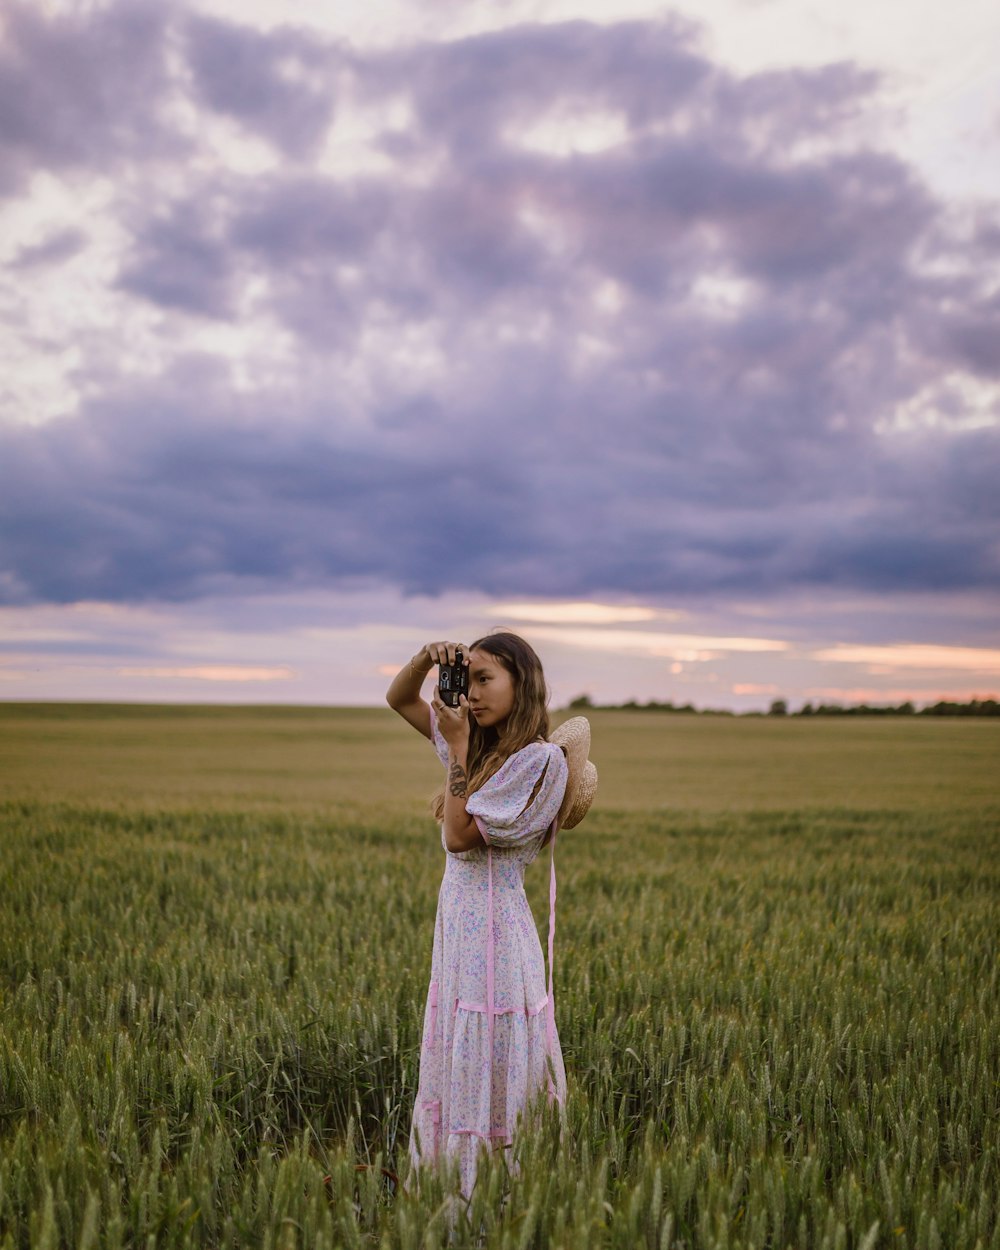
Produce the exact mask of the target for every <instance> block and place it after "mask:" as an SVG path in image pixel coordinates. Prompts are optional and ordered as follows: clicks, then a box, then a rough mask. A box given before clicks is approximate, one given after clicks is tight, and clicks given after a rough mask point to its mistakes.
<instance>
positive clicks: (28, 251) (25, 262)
mask: <svg viewBox="0 0 1000 1250" xmlns="http://www.w3.org/2000/svg"><path fill="white" fill-rule="evenodd" d="M86 245H87V236H86V235H85V234H84V233H83V231H82V230H76V229H73V228H70V229H68V230H58V231H56V232H55V233H54V234H51V235H50V236H49V237H48V238H47V239H43V240H42V242H41V243H36V244H34V245H33V246H32V247H23V248H21V250H20V251H19V252H18V253H17V255H16V256H15V257H14V258H13V259H12V260H11V261H9V262H8V264H9V266H10V268H11V269H13V270H21V271H23V270H27V269H34V268H35V267H36V266H45V265H53V264H55V263H56V262H57V261H63V260H70V259H72V257H74V256H76V255H77V253H78V252H80V251H82V250H83V248H85V247H86Z"/></svg>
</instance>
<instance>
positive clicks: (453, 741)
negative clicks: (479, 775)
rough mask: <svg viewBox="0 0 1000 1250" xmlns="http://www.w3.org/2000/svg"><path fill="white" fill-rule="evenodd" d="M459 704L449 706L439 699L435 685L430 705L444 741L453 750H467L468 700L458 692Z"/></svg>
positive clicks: (439, 695) (438, 692)
mask: <svg viewBox="0 0 1000 1250" xmlns="http://www.w3.org/2000/svg"><path fill="white" fill-rule="evenodd" d="M458 698H459V706H458V707H449V706H448V705H447V704H446V703H443V702H442V700H441V693H440V691H439V690H438V688H437V686H435V687H434V695H433V697H432V698H431V707H432V708H433V709H434V714H435V716H437V723H438V728H439V729H440V730H441V733H442V735H443V737H444V740H445V742H447V744H448V745H449V746H450V747H451V748H452V749H453V750H455V751H463V750H467V749H468V746H469V700H468V699H467V698H466V697H465V695H464V694H460V695H459V696H458Z"/></svg>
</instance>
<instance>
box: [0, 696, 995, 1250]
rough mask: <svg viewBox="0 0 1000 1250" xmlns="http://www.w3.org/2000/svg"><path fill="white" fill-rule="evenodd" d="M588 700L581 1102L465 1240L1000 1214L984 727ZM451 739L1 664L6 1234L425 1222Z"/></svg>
mask: <svg viewBox="0 0 1000 1250" xmlns="http://www.w3.org/2000/svg"><path fill="white" fill-rule="evenodd" d="M589 715H590V720H591V724H592V727H593V752H592V753H593V757H594V758H595V760H596V762H597V764H598V767H599V769H600V772H601V788H600V793H599V796H598V802H597V804H596V805H595V807H594V808H593V809H592V812H591V814H590V816H589V817H588V819H587V821H586V823H585V824H584V825H583V826H581V827H580V829H578V830H575V831H572V832H568V833H566V834H564V835H562V836H561V837H560V839H559V843H558V850H557V868H558V873H559V922H558V930H557V936H556V996H557V1016H558V1022H559V1030H560V1036H561V1039H562V1044H563V1052H564V1056H565V1059H566V1066H567V1072H568V1077H569V1097H568V1105H567V1132H566V1134H565V1135H564V1137H563V1139H562V1140H561V1141H560V1139H559V1137H558V1130H557V1126H556V1125H555V1124H554V1123H552V1122H550V1123H549V1124H547V1126H546V1128H545V1130H544V1131H543V1132H540V1133H538V1134H536V1135H534V1136H531V1137H528V1136H523V1137H522V1138H520V1139H519V1141H518V1142H517V1145H516V1150H517V1152H518V1155H519V1158H520V1160H521V1173H520V1175H519V1176H518V1177H517V1178H515V1179H514V1180H513V1181H507V1179H506V1177H505V1170H504V1164H503V1160H502V1159H498V1160H497V1161H496V1163H495V1164H494V1165H493V1166H492V1167H491V1168H488V1169H486V1170H485V1171H484V1173H483V1177H482V1180H483V1183H482V1192H481V1193H480V1192H477V1194H476V1196H475V1197H474V1200H473V1203H472V1207H471V1209H470V1211H469V1212H468V1214H467V1216H463V1217H461V1218H460V1220H459V1223H458V1225H457V1227H456V1229H455V1233H454V1243H455V1244H457V1245H477V1244H478V1245H489V1246H505V1247H506V1246H509V1247H511V1250H514V1248H516V1247H530V1246H539V1247H542V1246H545V1247H548V1246H552V1247H557V1246H567V1247H583V1246H602V1247H603V1246H607V1247H635V1246H649V1247H657V1248H659V1247H664V1248H669V1247H686V1248H694V1247H699V1248H700V1247H720V1248H722V1247H733V1248H735V1247H745V1248H746V1250H750V1248H751V1247H752V1248H757V1247H761V1248H763V1247H773V1248H776V1250H780V1248H784V1247H795V1248H798V1247H802V1248H803V1250H805V1248H809V1250H812V1248H813V1247H815V1248H817V1250H820V1248H824V1247H830V1248H838V1250H847V1248H848V1247H850V1248H859V1247H863V1246H864V1247H868V1248H869V1250H871V1248H873V1247H900V1248H907V1250H909V1248H915V1247H920V1248H923V1247H941V1248H942V1250H953V1248H954V1250H964V1248H966V1247H968V1248H969V1250H973V1248H975V1247H983V1248H984V1250H986V1248H997V1247H1000V1226H998V1220H997V1205H998V1197H997V1195H998V1193H1000V1165H998V1151H1000V1114H998V1113H1000V1040H998V1028H997V1024H998V1020H1000V1011H998V1008H1000V974H998V970H997V936H998V933H1000V898H998V886H1000V868H998V866H997V865H998V854H997V853H998V850H1000V787H998V785H997V782H996V779H995V773H996V762H997V758H998V755H1000V752H998V747H1000V727H998V726H997V724H996V722H993V721H986V720H983V721H968V720H954V721H951V720H943V719H942V720H938V719H934V720H931V719H930V718H926V719H924V718H920V719H914V718H905V719H904V718H900V719H889V720H887V719H884V718H872V719H870V720H868V719H864V718H857V719H856V718H850V719H849V720H848V719H847V718H844V719H830V720H822V719H819V718H817V719H813V720H802V719H800V718H794V719H782V718H770V717H765V718H753V719H748V718H728V717H711V716H704V717H693V716H677V715H674V716H671V715H656V714H651V713H644V712H593V713H590V714H589ZM438 780H439V766H438V764H437V760H436V758H435V756H434V754H433V752H432V750H431V747H430V745H429V743H427V742H426V741H424V740H422V739H420V738H419V737H418V736H417V735H416V734H414V733H413V731H412V730H410V729H408V728H407V726H405V725H404V724H403V723H402V721H400V720H399V719H398V718H397V717H395V716H394V715H393V714H392V713H391V712H389V711H388V709H370V710H362V709H358V710H323V709H273V708H259V709H221V708H147V707H102V706H91V707H86V706H69V705H67V706H59V705H36V706H28V705H16V704H7V705H3V704H0V840H2V847H3V867H2V890H3V905H2V907H3V910H2V921H3V923H2V926H0V1247H4V1248H6V1247H14V1246H17V1247H21V1246H24V1247H29V1246H30V1247H43V1246H67V1247H70V1246H72V1247H81V1248H83V1250H86V1248H87V1247H104V1246H111V1247H115V1246H137V1247H138V1246H142V1247H147V1246H156V1247H160V1246H163V1247H173V1246H177V1247H181V1246H239V1247H244V1246H255V1247H256V1246H260V1247H286V1246H287V1247H293V1246H301V1247H338V1246H352V1247H353V1246H357V1247H361V1246H365V1247H368V1246H371V1247H386V1248H389V1247H414V1248H416V1247H423V1246H436V1245H440V1244H442V1243H443V1239H444V1236H445V1204H444V1199H445V1195H446V1191H447V1187H448V1178H447V1177H444V1178H442V1179H441V1180H440V1181H438V1182H436V1183H432V1184H430V1185H428V1186H426V1187H425V1188H424V1189H423V1190H422V1192H421V1196H420V1197H419V1198H418V1197H414V1196H412V1195H410V1194H407V1193H404V1192H402V1191H401V1189H400V1187H399V1186H398V1185H397V1183H396V1179H395V1178H396V1176H397V1175H400V1176H401V1175H402V1172H404V1171H405V1164H404V1159H405V1148H406V1140H407V1135H408V1131H409V1113H410V1104H411V1101H412V1098H413V1094H414V1092H415V1086H416V1077H417V1067H416V1065H417V1054H418V1046H419V1040H420V1038H419V1034H420V1023H421V1019H422V1013H423V1003H424V996H425V994H426V986H427V977H428V969H429V965H430V950H431V937H432V925H433V917H434V907H435V899H436V895H437V889H438V885H439V883H440V876H441V872H442V868H443V862H442V860H443V856H442V852H441V849H440V844H439V840H438V838H439V835H438V831H437V829H436V827H435V826H434V825H433V823H432V822H431V820H430V817H429V815H428V814H427V810H426V801H427V799H428V798H429V796H430V795H431V793H432V792H433V790H434V788H435V786H436V784H437V782H438ZM546 887H547V877H546V872H545V871H544V869H543V868H542V866H541V864H536V865H535V866H534V867H533V868H532V869H531V870H529V873H528V893H529V897H530V898H531V899H532V901H533V903H534V905H535V914H536V916H537V918H538V920H539V923H540V927H542V928H543V929H544V917H545V906H544V895H545V890H546ZM505 1188H506V1189H507V1190H508V1191H509V1197H508V1199H507V1201H506V1202H505V1203H504V1204H501V1201H500V1198H501V1194H502V1193H503V1192H504V1190H505Z"/></svg>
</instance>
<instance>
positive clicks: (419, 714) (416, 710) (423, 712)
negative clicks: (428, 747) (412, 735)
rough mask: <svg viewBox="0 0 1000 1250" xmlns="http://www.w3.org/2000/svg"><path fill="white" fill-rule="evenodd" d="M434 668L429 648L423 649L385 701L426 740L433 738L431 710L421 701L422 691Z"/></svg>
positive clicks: (403, 670)
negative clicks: (427, 677) (428, 675)
mask: <svg viewBox="0 0 1000 1250" xmlns="http://www.w3.org/2000/svg"><path fill="white" fill-rule="evenodd" d="M433 667H434V661H433V660H432V659H431V658H430V656H429V655H428V654H427V647H426V646H423V647H421V648H420V650H419V651H418V652H417V654H416V655H415V656H414V657H413V659H412V660H410V661H409V663H408V664H404V665H403V667H402V668H401V669H400V670H399V672H398V673H397V674H396V676H395V677H394V678H393V679H392V685H391V686H390V687H389V689H388V690H387V691H386V692H385V701H386V703H388V704H389V706H390V707H391V708H392V710H393V711H394V712H398V713H399V714H400V716H402V718H403V719H404V720H405V721H407V722H408V723H409V724H410V725H412V726H413V728H414V729H416V730H418V731H419V732H420V733H422V734H423V735H424V737H425V738H429V737H430V736H431V709H430V708H429V707H428V705H427V704H426V703H425V702H424V700H423V699H421V697H420V691H421V690H422V689H423V684H424V678H425V677H426V676H427V674H428V673H429V672H430V671H431V669H432V668H433Z"/></svg>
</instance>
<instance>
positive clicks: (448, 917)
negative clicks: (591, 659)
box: [386, 633, 596, 1197]
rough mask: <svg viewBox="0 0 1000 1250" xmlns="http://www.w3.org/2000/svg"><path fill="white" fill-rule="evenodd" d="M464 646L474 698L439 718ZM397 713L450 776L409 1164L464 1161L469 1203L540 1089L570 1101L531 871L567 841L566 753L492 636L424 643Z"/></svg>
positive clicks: (536, 698) (528, 681)
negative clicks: (553, 843) (442, 679)
mask: <svg viewBox="0 0 1000 1250" xmlns="http://www.w3.org/2000/svg"><path fill="white" fill-rule="evenodd" d="M459 647H460V648H461V650H462V652H463V655H464V656H465V659H466V662H467V664H468V670H469V687H468V688H469V695H468V699H466V697H465V696H464V695H463V696H462V697H461V706H460V707H458V708H450V707H447V706H446V705H445V704H444V703H443V702H442V701H441V698H440V694H439V692H438V689H437V687H435V690H434V696H433V699H432V701H431V704H430V705H428V704H427V703H426V702H425V701H424V700H423V699H422V698H421V697H420V690H421V687H422V684H423V681H424V678H425V677H426V676H427V674H428V673H429V672H430V671H431V669H432V668H433V667H434V665H435V664H454V663H455V653H456V649H457V648H459ZM386 700H387V702H388V703H389V706H390V707H392V708H393V709H394V710H395V711H397V712H398V713H399V714H400V716H402V717H403V718H404V719H405V720H406V721H407V722H408V723H409V724H411V725H412V726H413V727H414V729H416V730H417V731H418V732H419V733H421V734H423V735H424V737H426V738H429V739H430V740H431V742H432V743H433V745H434V747H435V750H436V751H437V754H438V758H439V759H440V760H441V763H442V764H443V765H444V767H445V770H446V784H445V787H444V789H443V791H442V792H441V793H440V794H438V796H437V798H436V799H435V801H434V805H433V810H434V815H435V817H436V819H438V820H439V821H440V822H441V845H442V847H443V848H444V850H445V852H446V860H445V870H444V878H443V880H442V882H441V890H440V893H439V895H438V906H437V918H436V921H435V926H434V946H433V952H432V956H431V979H430V986H429V989H428V995H427V1004H426V1008H425V1012H424V1027H423V1038H422V1044H421V1049H420V1076H419V1082H418V1089H417V1097H416V1102H415V1105H414V1109H413V1127H412V1130H411V1134H410V1159H411V1163H412V1165H413V1167H414V1168H416V1167H418V1166H419V1165H420V1164H421V1163H425V1162H428V1161H432V1160H436V1159H440V1158H442V1157H448V1158H456V1157H457V1160H458V1168H459V1174H460V1177H461V1186H462V1193H463V1195H464V1196H465V1197H468V1196H469V1195H470V1193H471V1191H472V1186H473V1184H474V1182H475V1178H476V1171H477V1167H478V1162H479V1152H480V1149H481V1147H482V1146H483V1145H484V1144H485V1145H487V1146H489V1147H493V1148H503V1147H504V1146H508V1145H510V1143H511V1140H512V1133H513V1130H514V1127H515V1124H516V1120H517V1116H518V1113H519V1112H520V1111H522V1110H524V1109H526V1108H527V1106H528V1104H529V1102H530V1101H531V1100H532V1099H533V1098H534V1096H535V1095H536V1093H537V1092H538V1091H539V1090H540V1089H541V1088H542V1087H543V1086H545V1085H547V1086H548V1094H549V1099H550V1101H552V1100H553V1099H554V1100H556V1101H558V1102H559V1103H560V1104H562V1103H563V1102H564V1100H565V1093H566V1074H565V1069H564V1066H563V1059H562V1051H561V1049H560V1046H559V1036H558V1033H557V1031H556V1027H555V1015H554V1003H553V999H552V968H551V963H552V925H553V922H554V905H555V869H554V866H553V869H552V874H553V875H552V884H551V889H550V906H551V908H552V909H553V910H552V911H550V917H549V925H550V929H549V984H548V987H546V983H545V965H544V960H543V958H542V948H541V943H540V942H539V940H538V932H537V929H536V928H535V921H534V917H533V916H532V913H531V908H530V907H529V905H528V900H527V898H526V896H525V893H524V869H525V866H526V865H527V864H529V863H530V862H531V861H532V860H533V859H534V858H535V856H536V855H537V854H538V852H539V850H540V849H541V847H542V846H544V845H545V844H547V843H548V842H549V841H550V840H551V839H552V838H553V837H554V835H555V832H556V830H557V828H558V820H557V818H558V816H559V813H560V807H561V806H562V804H563V802H564V799H565V797H566V790H567V780H568V765H567V760H566V754H565V752H564V750H563V748H561V747H560V746H559V745H558V744H557V743H555V742H550V741H549V740H548V738H549V717H548V711H547V709H546V702H547V691H546V687H545V679H544V675H543V672H542V666H541V662H540V661H539V659H538V656H537V655H536V654H535V652H534V650H533V649H532V648H531V647H530V646H529V644H528V643H526V642H525V641H524V639H523V638H520V637H518V636H517V635H516V634H511V633H494V634H489V635H487V636H486V637H485V638H480V639H479V640H478V641H477V642H474V643H473V644H472V646H471V647H466V646H465V645H464V644H461V643H454V642H430V643H427V644H426V645H425V646H423V647H422V648H421V649H420V650H419V651H418V652H417V654H416V655H415V656H414V657H413V659H412V660H411V661H410V663H409V664H408V665H406V666H404V668H403V669H402V670H401V671H400V672H399V673H398V674H397V676H396V677H395V679H394V680H393V683H392V685H391V686H390V687H389V690H388V693H387V695H386ZM595 776H596V774H595Z"/></svg>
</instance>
